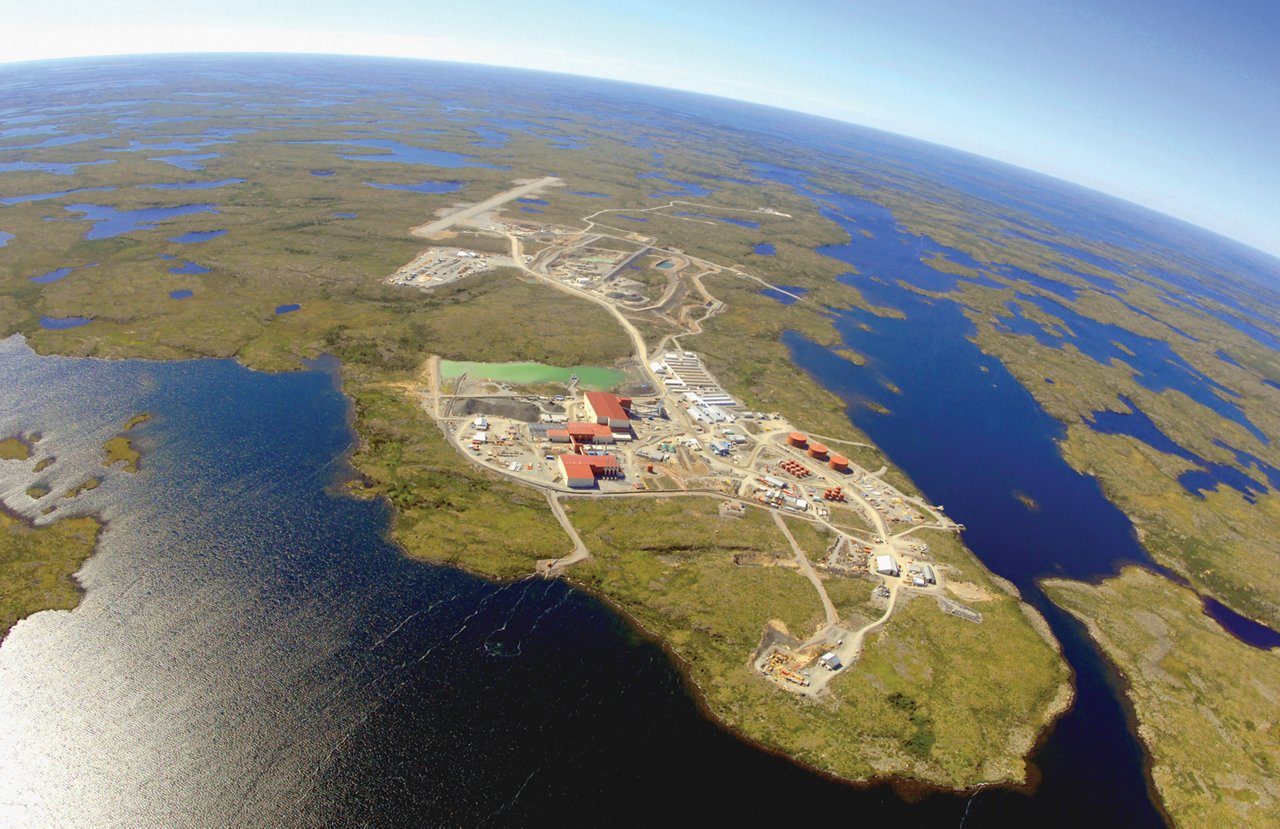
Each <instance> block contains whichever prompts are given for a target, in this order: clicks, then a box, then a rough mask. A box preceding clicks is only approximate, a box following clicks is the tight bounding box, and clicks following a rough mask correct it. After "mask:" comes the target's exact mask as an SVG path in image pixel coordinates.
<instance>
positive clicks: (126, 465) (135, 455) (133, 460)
mask: <svg viewBox="0 0 1280 829" xmlns="http://www.w3.org/2000/svg"><path fill="white" fill-rule="evenodd" d="M102 448H103V450H104V451H105V452H106V453H107V460H106V462H105V463H104V464H103V465H104V466H115V465H116V464H120V465H121V467H120V468H121V469H123V470H124V471H125V472H137V471H138V461H140V460H142V453H141V452H139V451H138V449H137V447H135V446H134V445H133V441H131V440H129V439H128V438H127V437H125V436H124V435H116V436H115V437H113V438H111V439H110V440H108V441H107V442H106V443H104V444H102Z"/></svg>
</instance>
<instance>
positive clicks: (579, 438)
mask: <svg viewBox="0 0 1280 829" xmlns="http://www.w3.org/2000/svg"><path fill="white" fill-rule="evenodd" d="M564 428H565V431H566V432H568V433H569V437H570V438H572V439H573V441H574V442H575V443H613V430H612V429H610V428H609V427H608V426H605V425H603V424H600V423H566V424H565V427H564Z"/></svg>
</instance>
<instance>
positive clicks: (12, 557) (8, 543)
mask: <svg viewBox="0 0 1280 829" xmlns="http://www.w3.org/2000/svg"><path fill="white" fill-rule="evenodd" d="M101 528H102V525H101V524H99V523H98V522H97V521H96V520H94V519H92V518H67V519H63V520H62V521H57V522H55V523H53V524H50V525H48V526H45V527H40V528H35V527H32V526H30V525H29V524H27V523H25V522H23V521H22V520H21V519H18V518H15V517H13V516H11V515H9V514H8V513H6V512H4V511H2V510H0V638H2V637H3V636H4V635H6V634H8V632H9V628H11V627H13V626H14V624H16V623H17V622H18V620H19V619H23V618H26V617H27V616H30V615H31V614H32V613H36V612H38V611H41V610H70V609H72V608H74V607H75V606H76V605H77V604H79V603H80V587H79V585H77V584H76V582H75V579H73V578H72V574H73V573H75V572H76V571H77V570H79V569H80V565H81V564H83V563H84V560H85V559H87V558H88V557H89V556H90V555H92V553H93V547H94V544H95V543H96V541H97V539H98V531H99V530H100V529H101Z"/></svg>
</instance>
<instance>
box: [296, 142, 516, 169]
mask: <svg viewBox="0 0 1280 829" xmlns="http://www.w3.org/2000/svg"><path fill="white" fill-rule="evenodd" d="M285 143H288V144H332V145H336V146H340V147H360V148H362V149H366V150H371V151H372V152H367V153H359V154H345V153H339V154H338V157H339V158H341V159H345V160H347V161H372V162H384V163H391V164H425V165H427V166H430V167H446V168H460V167H488V168H490V169H502V168H501V167H497V166H496V165H493V164H486V163H484V162H482V161H478V160H476V159H474V158H472V157H470V156H466V155H463V154H462V153H454V152H448V151H447V150H433V149H428V148H426V147H415V146H412V145H410V144H405V143H404V142H402V141H394V140H392V139H388V138H353V139H349V140H345V141H288V142H285Z"/></svg>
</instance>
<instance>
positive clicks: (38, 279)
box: [31, 262, 97, 285]
mask: <svg viewBox="0 0 1280 829" xmlns="http://www.w3.org/2000/svg"><path fill="white" fill-rule="evenodd" d="M96 265H97V263H96V262H95V263H92V264H89V265H79V266H77V267H73V268H57V269H55V270H52V271H49V272H48V273H42V274H40V275H39V276H33V277H31V281H32V282H34V283H36V284H37V285H48V284H50V283H51V282H57V281H58V280H60V279H64V278H66V277H68V276H70V275H71V274H73V273H75V272H76V271H78V270H80V269H81V268H92V267H95V266H96Z"/></svg>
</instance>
